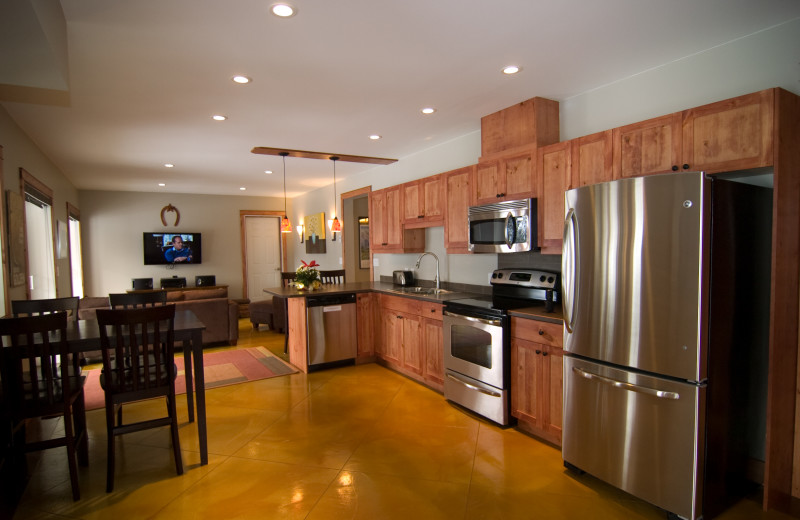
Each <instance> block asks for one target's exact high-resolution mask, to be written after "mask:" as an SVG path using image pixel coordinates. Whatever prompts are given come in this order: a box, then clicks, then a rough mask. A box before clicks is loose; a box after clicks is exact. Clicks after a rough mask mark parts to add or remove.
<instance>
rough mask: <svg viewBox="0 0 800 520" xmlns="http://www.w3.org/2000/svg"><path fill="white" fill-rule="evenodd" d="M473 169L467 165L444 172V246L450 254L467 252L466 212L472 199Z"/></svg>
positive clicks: (467, 227) (467, 229)
mask: <svg viewBox="0 0 800 520" xmlns="http://www.w3.org/2000/svg"><path fill="white" fill-rule="evenodd" d="M473 171H474V166H468V167H466V168H461V169H458V170H453V171H450V172H447V173H445V174H444V183H445V219H444V247H445V249H446V250H447V252H448V253H451V254H452V253H468V252H469V225H468V223H467V212H468V210H469V206H470V204H471V201H472V175H473Z"/></svg>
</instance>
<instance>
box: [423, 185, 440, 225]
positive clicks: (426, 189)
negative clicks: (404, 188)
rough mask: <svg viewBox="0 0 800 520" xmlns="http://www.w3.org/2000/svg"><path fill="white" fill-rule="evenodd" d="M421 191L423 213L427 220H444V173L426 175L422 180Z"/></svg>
mask: <svg viewBox="0 0 800 520" xmlns="http://www.w3.org/2000/svg"><path fill="white" fill-rule="evenodd" d="M420 184H421V188H420V192H421V194H422V200H423V206H424V207H423V209H424V211H423V215H424V216H425V221H426V222H438V223H439V224H440V225H441V222H442V221H443V220H444V208H445V204H444V176H443V175H442V174H439V175H433V176H431V177H425V178H424V179H422V181H421V182H420Z"/></svg>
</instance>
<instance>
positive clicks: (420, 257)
mask: <svg viewBox="0 0 800 520" xmlns="http://www.w3.org/2000/svg"><path fill="white" fill-rule="evenodd" d="M425 255H431V256H432V257H434V258H435V259H436V290H437V291H438V290H439V257H438V256H436V255H435V254H433V253H431V252H430V251H425V252H424V253H422V254H421V255H419V258H417V265H416V269H419V263H420V262H421V261H422V257H423V256H425Z"/></svg>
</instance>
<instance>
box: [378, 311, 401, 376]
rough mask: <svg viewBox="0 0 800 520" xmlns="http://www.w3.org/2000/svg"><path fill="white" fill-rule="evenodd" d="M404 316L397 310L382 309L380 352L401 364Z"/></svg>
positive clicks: (386, 357)
mask: <svg viewBox="0 0 800 520" xmlns="http://www.w3.org/2000/svg"><path fill="white" fill-rule="evenodd" d="M402 321H403V320H402V318H401V317H400V316H399V315H398V313H397V312H396V311H392V310H391V309H381V344H380V349H379V350H378V354H379V355H380V356H381V357H382V358H383V359H385V360H386V361H390V362H392V363H397V364H400V356H401V352H400V350H401V342H402V338H403V324H402Z"/></svg>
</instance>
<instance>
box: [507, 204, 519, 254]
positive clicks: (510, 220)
mask: <svg viewBox="0 0 800 520" xmlns="http://www.w3.org/2000/svg"><path fill="white" fill-rule="evenodd" d="M509 224H511V226H509ZM509 229H510V230H509ZM516 239H517V224H516V222H515V221H514V215H513V214H512V213H511V212H510V211H509V212H508V215H507V216H506V229H505V240H506V247H508V249H511V248H512V247H513V246H514V242H515V241H516Z"/></svg>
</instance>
